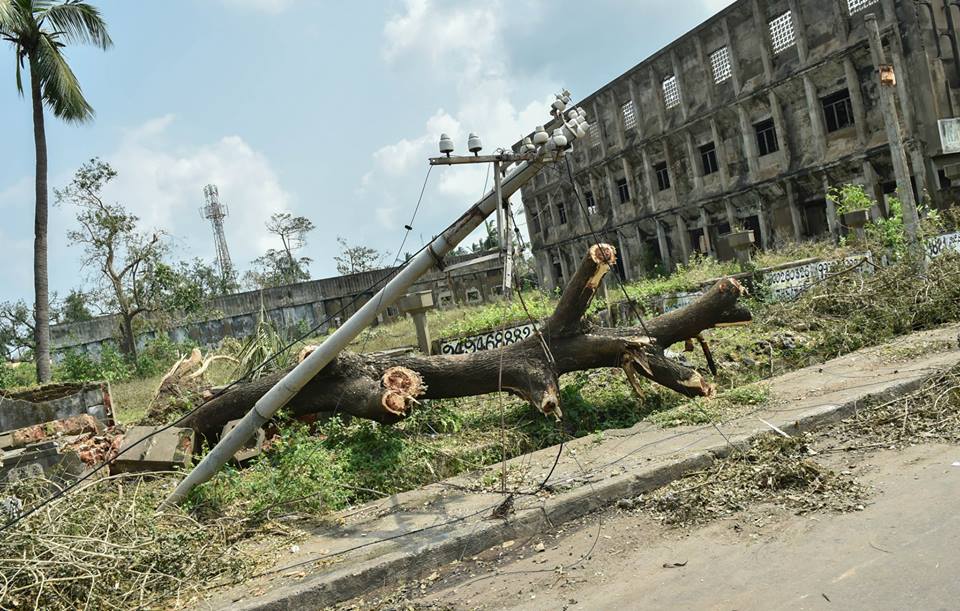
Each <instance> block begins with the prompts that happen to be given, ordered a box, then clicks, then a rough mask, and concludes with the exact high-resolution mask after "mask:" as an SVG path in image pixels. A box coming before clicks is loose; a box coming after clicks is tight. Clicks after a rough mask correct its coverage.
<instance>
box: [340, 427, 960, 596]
mask: <svg viewBox="0 0 960 611" xmlns="http://www.w3.org/2000/svg"><path fill="white" fill-rule="evenodd" d="M848 445H849V444H846V443H843V442H840V441H838V440H836V439H820V440H819V442H818V443H817V444H816V447H817V449H818V451H817V452H816V460H817V462H818V463H819V464H821V465H823V466H825V467H828V468H829V469H831V470H832V471H833V472H834V473H836V474H837V476H839V477H845V478H849V479H850V480H851V481H856V482H857V484H858V485H859V488H860V489H861V490H862V491H863V495H862V496H861V497H859V498H860V499H862V501H860V500H858V502H862V504H857V505H852V506H851V510H850V511H847V512H835V511H830V510H819V511H812V512H808V513H802V514H799V515H798V514H797V511H796V510H795V509H791V508H790V507H789V506H787V505H784V504H783V503H781V502H779V500H782V499H778V502H769V503H767V502H759V503H755V504H750V505H748V506H745V507H743V508H742V510H740V511H735V512H733V513H731V514H730V515H727V516H724V517H721V518H718V519H713V520H709V521H707V522H706V523H702V522H698V523H694V524H692V525H691V524H688V525H685V526H676V525H667V524H664V521H663V516H662V515H658V514H657V513H655V512H653V511H651V510H650V509H649V507H645V506H643V505H644V504H643V503H642V502H641V503H638V504H637V505H638V506H636V507H634V506H631V505H632V503H631V502H622V503H621V504H620V506H618V507H616V508H611V509H608V510H605V511H603V512H600V513H597V514H594V515H592V516H590V517H588V518H586V519H584V520H581V521H579V522H576V523H572V524H568V525H565V526H564V527H563V528H561V529H559V530H558V531H556V532H554V533H552V534H550V535H547V536H543V537H536V538H534V539H531V540H529V541H515V542H507V543H506V544H504V546H501V547H499V548H496V549H494V550H489V551H487V552H485V553H484V554H483V555H481V556H478V557H469V558H464V559H463V560H462V561H460V562H456V563H454V564H451V565H448V566H446V567H445V568H444V569H443V570H441V571H438V572H436V573H434V574H432V575H430V576H429V577H428V578H427V579H425V580H423V581H421V582H417V583H412V584H408V585H407V586H405V587H403V588H400V589H395V590H390V591H381V592H374V593H371V595H369V596H367V597H365V599H363V600H355V601H352V602H351V603H349V604H346V605H343V606H341V607H340V608H342V609H456V610H460V609H464V610H467V609H469V610H473V609H551V610H553V609H568V610H574V609H584V610H587V609H589V610H594V609H638V608H643V609H718V610H733V609H738V610H745V609H906V608H917V609H956V608H958V604H960V603H958V601H960V579H958V578H957V570H958V565H960V551H958V550H960V511H958V510H957V507H958V505H957V499H958V497H960V446H957V445H948V444H920V445H912V446H908V447H906V448H900V449H888V448H882V447H871V448H865V449H859V450H852V451H851V450H845V449H843V447H846V446H848Z"/></svg>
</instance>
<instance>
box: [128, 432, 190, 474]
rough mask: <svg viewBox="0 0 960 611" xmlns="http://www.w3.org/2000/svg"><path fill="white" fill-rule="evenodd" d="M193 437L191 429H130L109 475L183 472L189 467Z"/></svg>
mask: <svg viewBox="0 0 960 611" xmlns="http://www.w3.org/2000/svg"><path fill="white" fill-rule="evenodd" d="M193 436H194V432H193V429H186V428H178V427H171V428H165V427H163V426H132V427H130V428H128V429H127V431H126V432H125V433H124V435H123V443H122V445H121V446H120V455H119V456H118V458H117V459H116V460H115V461H114V462H113V464H112V465H111V466H110V472H111V473H127V472H131V471H171V470H173V469H183V468H185V467H186V466H187V465H189V464H190V458H191V455H192V452H193Z"/></svg>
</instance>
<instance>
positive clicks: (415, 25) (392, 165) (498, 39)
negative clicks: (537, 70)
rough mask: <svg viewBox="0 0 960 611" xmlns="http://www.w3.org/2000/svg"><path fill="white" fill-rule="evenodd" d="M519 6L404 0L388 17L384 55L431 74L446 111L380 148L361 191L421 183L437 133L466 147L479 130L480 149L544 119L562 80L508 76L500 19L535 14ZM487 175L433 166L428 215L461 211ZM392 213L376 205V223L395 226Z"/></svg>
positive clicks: (478, 169)
mask: <svg viewBox="0 0 960 611" xmlns="http://www.w3.org/2000/svg"><path fill="white" fill-rule="evenodd" d="M519 4H521V3H516V4H515V3H513V2H511V3H510V6H509V7H508V6H507V4H506V3H505V2H502V1H494V2H489V3H485V4H482V5H479V4H474V5H463V4H451V3H443V2H435V1H434V0H407V1H406V2H405V3H404V5H403V10H402V11H401V12H400V14H398V15H395V16H394V17H392V18H390V19H389V20H388V21H387V23H386V25H385V26H384V29H383V39H384V47H383V57H384V60H385V61H386V62H388V63H391V64H401V63H402V64H403V65H404V67H406V68H409V67H410V66H411V65H412V66H414V68H415V69H416V70H417V71H418V72H420V73H423V74H428V75H429V78H432V79H435V81H436V87H437V89H438V90H439V91H444V92H445V93H446V95H445V97H444V98H443V102H444V104H445V108H444V109H440V110H437V111H436V112H434V113H433V114H432V115H431V116H429V117H426V118H425V119H424V122H423V128H422V130H421V131H420V132H419V134H416V133H415V134H412V135H408V136H406V137H404V138H402V139H400V140H398V141H396V142H394V143H391V144H387V145H384V146H382V147H380V148H379V149H378V150H376V151H375V152H374V153H373V154H372V161H373V169H372V170H371V171H370V172H368V173H367V174H366V175H365V176H364V178H363V181H362V184H361V187H360V188H361V189H362V190H363V191H365V192H369V191H371V190H373V189H374V188H376V189H379V190H380V191H381V192H383V193H388V192H392V193H396V192H398V191H399V190H400V189H398V188H397V183H399V182H400V181H402V180H403V179H404V178H406V179H407V180H408V181H412V180H418V179H419V176H422V171H419V170H418V168H423V167H424V166H425V163H424V162H425V159H426V158H427V157H429V156H432V155H436V154H437V151H436V147H437V140H438V138H439V136H440V134H441V133H447V134H449V135H450V136H451V137H452V138H453V140H454V142H455V143H456V146H457V149H458V150H459V151H464V152H465V149H466V140H467V135H468V133H469V132H471V131H473V132H476V133H478V134H479V135H480V136H481V138H482V140H483V143H484V146H485V150H487V151H492V150H494V149H495V148H497V147H501V146H503V147H508V146H511V145H512V144H513V143H514V142H516V141H517V140H518V139H519V138H520V137H521V136H522V135H523V134H526V133H528V132H529V131H531V130H532V129H533V128H534V126H535V125H537V124H540V123H543V122H545V121H546V120H547V119H548V115H547V111H548V108H549V103H550V101H551V100H552V97H553V95H552V94H553V93H554V92H555V91H557V90H559V89H560V85H559V84H558V83H553V82H550V81H549V80H547V79H536V78H534V79H531V78H530V77H529V75H525V76H523V77H521V76H518V75H514V74H512V73H511V69H510V61H509V57H508V55H507V51H506V48H507V45H506V44H505V43H506V40H505V35H504V30H505V26H506V25H507V24H506V23H505V21H504V20H505V19H509V18H510V15H512V14H520V15H523V17H524V18H525V19H529V18H530V16H531V15H537V14H539V11H537V10H520V11H513V10H508V8H509V9H514V8H517V5H519ZM523 4H524V6H522V7H520V8H523V9H530V8H531V7H533V8H536V7H537V6H539V0H528V1H527V2H526V3H523ZM531 81H532V82H531ZM521 90H526V91H528V92H534V93H532V96H533V97H534V98H535V99H531V97H527V98H526V99H523V96H524V94H522V93H519V91H521ZM526 95H527V96H529V95H531V94H530V93H527V94H526ZM517 98H521V99H520V100H519V101H518V100H517ZM414 176H416V178H414ZM485 178H488V174H487V168H485V167H482V166H456V167H453V168H436V169H434V170H433V175H432V178H431V183H432V186H431V194H432V195H433V196H434V197H433V198H428V202H426V203H425V207H426V208H427V210H426V213H427V214H429V212H430V210H429V208H430V206H433V208H434V211H435V212H437V213H439V212H441V211H442V212H443V213H444V216H443V218H444V219H447V220H450V219H452V218H453V217H454V216H455V214H451V213H450V212H451V211H452V210H456V211H459V210H462V209H463V207H464V206H465V205H467V204H469V203H471V202H473V201H475V200H476V199H477V198H478V197H479V196H480V195H481V194H482V187H483V185H484V182H485ZM489 183H490V184H492V179H489ZM488 186H489V185H488ZM409 190H410V189H409V185H408V188H407V191H409ZM431 200H432V201H431ZM451 206H453V207H452V208H451ZM396 212H397V210H396V209H395V207H394V206H383V207H382V208H381V209H378V210H377V215H376V216H377V220H378V221H379V222H380V223H381V224H382V225H383V226H384V227H390V226H393V225H395V223H396V218H397V214H396Z"/></svg>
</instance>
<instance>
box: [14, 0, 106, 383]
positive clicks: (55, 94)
mask: <svg viewBox="0 0 960 611" xmlns="http://www.w3.org/2000/svg"><path fill="white" fill-rule="evenodd" d="M0 38H2V39H3V40H6V41H8V42H11V43H13V48H14V53H15V54H16V61H17V91H18V92H20V95H23V79H22V72H23V69H24V67H28V68H29V69H30V94H31V99H32V101H33V136H34V141H35V144H36V149H37V172H36V187H37V199H36V216H35V220H34V245H33V284H34V291H35V297H34V298H35V301H34V318H35V320H36V325H34V337H35V357H36V360H37V380H38V381H39V382H47V381H49V380H50V327H49V318H50V304H49V297H48V295H47V139H46V135H45V132H44V127H43V105H44V103H46V105H47V106H48V107H49V108H50V110H51V111H52V112H53V116H55V117H58V118H60V119H63V120H64V121H67V122H71V123H83V122H85V121H89V120H90V119H92V118H93V108H92V107H91V106H90V104H89V103H87V100H86V99H84V97H83V92H82V91H81V90H80V83H79V82H77V77H76V75H75V74H74V73H73V70H71V69H70V66H69V64H67V60H66V58H65V57H64V56H63V48H64V47H65V46H66V45H67V44H70V43H86V44H93V45H96V46H98V47H100V48H101V49H106V48H107V47H109V46H110V45H111V44H113V42H112V41H111V40H110V35H109V34H107V24H106V23H105V22H104V21H103V19H102V18H101V17H100V11H99V10H97V8H96V7H93V6H91V5H89V4H87V3H86V2H80V1H78V0H63V1H62V2H58V3H57V2H53V1H52V0H0Z"/></svg>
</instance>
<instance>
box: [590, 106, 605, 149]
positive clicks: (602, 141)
mask: <svg viewBox="0 0 960 611" xmlns="http://www.w3.org/2000/svg"><path fill="white" fill-rule="evenodd" d="M590 111H591V112H592V113H593V117H594V118H593V120H594V121H596V122H597V130H598V131H599V132H600V156H601V157H603V158H606V156H607V135H606V134H605V133H604V129H603V121H602V120H601V115H600V107H599V106H597V101H596V100H594V101H593V103H592V105H591V106H590Z"/></svg>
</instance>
